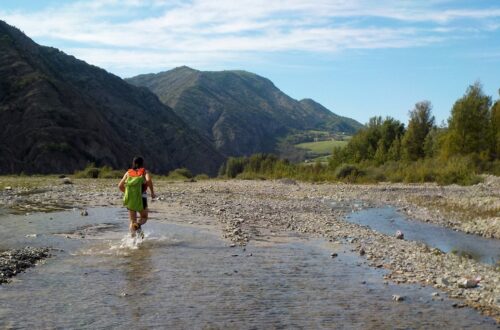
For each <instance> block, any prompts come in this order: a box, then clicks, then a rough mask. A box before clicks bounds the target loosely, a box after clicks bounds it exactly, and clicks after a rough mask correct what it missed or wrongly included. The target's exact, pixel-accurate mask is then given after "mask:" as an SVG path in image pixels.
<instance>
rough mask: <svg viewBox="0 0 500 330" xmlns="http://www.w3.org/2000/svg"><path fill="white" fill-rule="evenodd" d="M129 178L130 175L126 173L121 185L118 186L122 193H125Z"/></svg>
mask: <svg viewBox="0 0 500 330" xmlns="http://www.w3.org/2000/svg"><path fill="white" fill-rule="evenodd" d="M127 176H128V173H125V174H124V175H123V178H122V179H121V181H120V183H119V184H118V189H120V191H121V192H125V181H126V180H127Z"/></svg>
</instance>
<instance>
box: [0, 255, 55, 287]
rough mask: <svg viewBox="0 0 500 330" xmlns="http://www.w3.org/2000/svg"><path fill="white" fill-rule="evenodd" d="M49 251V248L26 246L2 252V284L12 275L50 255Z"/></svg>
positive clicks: (0, 280)
mask: <svg viewBox="0 0 500 330" xmlns="http://www.w3.org/2000/svg"><path fill="white" fill-rule="evenodd" d="M49 251H50V250H49V249H48V248H34V247H25V248H24V249H15V250H8V251H4V252H2V253H0V284H3V283H7V282H8V281H9V279H10V278H11V277H13V276H16V275H17V274H19V273H20V272H22V271H24V270H25V269H27V268H30V267H33V266H35V265H36V263H37V262H38V261H39V260H42V259H45V258H47V257H49V256H50V253H49Z"/></svg>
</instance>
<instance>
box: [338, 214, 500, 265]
mask: <svg viewBox="0 0 500 330" xmlns="http://www.w3.org/2000/svg"><path fill="white" fill-rule="evenodd" d="M346 220H347V221H349V222H353V223H357V224H360V225H365V226H368V227H370V228H372V229H374V230H376V231H378V232H381V233H384V234H387V235H394V234H395V233H396V231H397V230H400V231H401V232H403V233H404V236H405V239H408V240H414V241H420V242H423V243H425V244H427V245H429V246H431V247H436V248H438V249H440V250H442V251H443V252H447V253H448V252H451V253H457V254H459V255H462V256H464V257H469V258H474V259H476V260H478V261H481V262H484V263H488V264H496V263H500V240H498V239H488V238H484V237H480V236H478V235H471V234H466V233H463V232H460V231H454V230H452V229H449V228H445V227H440V226H437V225H434V224H431V223H425V222H421V221H413V220H408V219H407V218H406V217H405V216H403V215H402V214H400V213H399V212H397V211H396V209H394V208H392V207H389V206H388V207H380V208H369V209H364V210H361V211H357V212H354V213H352V214H350V215H349V216H348V217H346Z"/></svg>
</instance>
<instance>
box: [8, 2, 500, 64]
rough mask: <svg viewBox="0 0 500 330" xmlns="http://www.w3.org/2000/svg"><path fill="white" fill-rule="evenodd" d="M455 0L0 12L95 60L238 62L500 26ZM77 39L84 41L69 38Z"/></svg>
mask: <svg viewBox="0 0 500 330" xmlns="http://www.w3.org/2000/svg"><path fill="white" fill-rule="evenodd" d="M452 4H453V2H451V1H442V0H441V1H440V0H435V1H424V2H420V1H399V2H396V3H395V2H394V1H388V0H382V1H378V2H374V1H368V0H351V1H348V0H315V1H305V0H287V1H286V2H285V1H269V0H239V1H233V0H193V1H160V0H144V1H142V0H91V1H78V2H73V3H71V4H66V5H61V6H59V7H50V8H45V9H44V10H41V11H38V12H26V11H23V12H21V11H14V12H2V11H1V10H0V16H1V17H2V19H5V20H6V21H7V22H8V23H9V24H13V25H15V26H17V27H19V28H20V29H22V30H23V31H24V32H25V33H27V34H28V35H29V36H31V37H33V38H35V39H36V40H44V39H46V40H52V41H56V42H57V43H58V46H59V47H60V48H62V49H63V50H65V51H67V52H68V53H72V54H74V55H76V56H77V57H80V58H82V59H84V60H86V61H88V62H90V63H93V64H96V65H99V66H104V67H107V68H112V67H113V68H116V67H120V66H136V67H139V66H149V65H151V68H154V67H162V66H163V67H172V66H174V65H177V64H184V63H186V62H188V61H189V62H191V63H193V62H194V63H201V62H203V63H207V64H208V63H217V62H218V61H221V60H229V61H231V60H235V59H237V58H241V56H248V54H252V53H253V54H255V53H259V52H287V51H305V52H318V53H322V52H330V53H332V52H338V51H342V50H346V49H372V48H403V47H418V46H425V45H429V44H433V43H439V42H443V41H446V40H447V39H451V38H454V36H455V35H456V34H459V33H461V32H462V33H464V31H467V30H468V29H469V30H470V28H471V26H472V27H474V29H475V30H476V31H496V30H498V29H499V28H500V27H499V25H498V23H497V22H498V19H499V18H500V8H485V9H477V8H473V9H468V8H453V7H452ZM443 6H448V7H447V8H446V9H442V7H443ZM463 21H466V23H465V24H464V25H462V24H463ZM461 37H463V36H461ZM75 43H76V44H78V46H77V47H75V46H71V44H75ZM149 63H150V64H149Z"/></svg>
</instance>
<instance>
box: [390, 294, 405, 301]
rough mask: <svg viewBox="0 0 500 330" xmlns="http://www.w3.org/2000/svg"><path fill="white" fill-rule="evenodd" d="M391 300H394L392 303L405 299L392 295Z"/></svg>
mask: <svg viewBox="0 0 500 330" xmlns="http://www.w3.org/2000/svg"><path fill="white" fill-rule="evenodd" d="M392 300H394V301H403V300H405V298H404V297H402V296H400V295H397V294H394V295H392Z"/></svg>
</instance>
